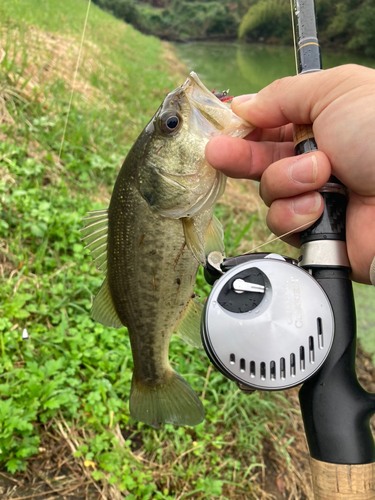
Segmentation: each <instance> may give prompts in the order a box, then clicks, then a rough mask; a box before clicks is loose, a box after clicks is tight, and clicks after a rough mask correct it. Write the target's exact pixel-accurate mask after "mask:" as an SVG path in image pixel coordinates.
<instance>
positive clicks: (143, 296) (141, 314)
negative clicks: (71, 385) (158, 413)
mask: <svg viewBox="0 0 375 500" xmlns="http://www.w3.org/2000/svg"><path fill="white" fill-rule="evenodd" d="M128 164H129V170H130V171H131V168H132V162H131V161H129V163H128ZM124 167H125V168H124ZM124 167H123V170H122V172H121V174H120V175H121V177H119V181H118V182H117V184H116V190H115V191H114V193H113V196H112V200H113V201H111V204H110V207H109V212H108V216H109V234H108V256H109V257H108V277H109V283H110V290H111V294H112V296H113V300H114V303H115V307H116V310H117V311H119V317H120V319H121V320H122V321H123V323H124V324H126V325H127V327H128V330H129V335H130V337H131V345H132V351H133V359H134V366H135V368H134V370H135V374H136V377H137V378H138V379H139V380H142V381H144V383H146V384H153V383H155V382H157V383H162V382H163V378H164V377H165V376H167V375H166V372H167V370H166V369H167V367H169V361H168V347H169V342H170V338H171V336H172V333H173V330H174V327H175V326H176V324H177V323H178V320H179V318H180V317H181V314H182V313H183V311H184V310H185V309H186V307H187V305H188V303H189V301H190V299H191V295H192V288H193V287H194V283H195V277H196V272H197V269H198V262H197V261H196V259H195V258H194V256H193V254H192V253H191V252H190V250H189V249H188V248H187V247H185V248H184V250H183V251H182V252H181V253H180V251H181V248H182V246H183V245H184V243H185V237H184V231H183V227H182V224H181V221H179V220H174V219H168V218H165V217H161V216H155V215H154V214H153V213H152V212H151V211H150V210H149V209H148V206H147V202H145V200H144V199H143V198H142V197H141V196H140V194H139V192H138V191H137V189H135V188H134V185H133V184H132V181H131V175H129V173H128V172H127V170H126V165H124ZM119 199H120V200H121V199H122V200H123V204H124V205H128V208H127V209H125V208H126V207H124V206H122V204H121V203H119ZM211 216H212V211H211V213H207V219H208V220H207V223H208V222H209V220H210V219H211ZM112 220H113V221H115V223H113V224H112V223H111V222H112ZM135 220H136V221H137V223H136V224H135V223H134V222H135ZM141 240H143V241H142V243H141V245H139V243H140V242H141ZM165 241H168V245H165ZM179 253H180V255H179ZM178 255H179V258H178V259H177V256H178ZM176 261H177V262H176ZM171 262H173V263H175V262H176V265H173V266H171ZM178 280H179V281H180V283H178ZM176 299H178V300H177V303H176Z"/></svg>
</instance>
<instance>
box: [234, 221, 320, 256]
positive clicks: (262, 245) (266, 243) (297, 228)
mask: <svg viewBox="0 0 375 500" xmlns="http://www.w3.org/2000/svg"><path fill="white" fill-rule="evenodd" d="M318 219H319V217H318V218H317V219H315V220H313V221H310V222H306V223H305V224H302V226H299V227H296V228H295V229H292V230H291V231H288V232H287V233H284V234H282V235H281V236H276V238H272V240H270V241H266V242H265V243H262V244H261V245H258V246H257V247H255V248H252V249H251V250H249V251H247V252H245V253H244V254H243V255H248V254H249V253H252V252H255V250H258V249H259V248H262V247H264V246H266V245H268V244H269V243H273V242H274V241H277V240H281V238H284V237H285V236H288V234H292V233H295V232H296V231H299V230H300V229H302V228H304V227H306V226H310V225H312V224H314V222H316V221H317V220H318Z"/></svg>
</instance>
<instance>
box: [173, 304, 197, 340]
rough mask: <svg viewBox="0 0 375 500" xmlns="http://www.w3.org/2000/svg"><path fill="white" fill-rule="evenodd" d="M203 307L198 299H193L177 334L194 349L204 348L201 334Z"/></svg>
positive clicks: (177, 329) (178, 327) (183, 316)
mask: <svg viewBox="0 0 375 500" xmlns="http://www.w3.org/2000/svg"><path fill="white" fill-rule="evenodd" d="M202 312H203V305H202V304H201V303H200V302H199V301H198V300H197V299H196V298H194V299H191V300H190V301H189V304H188V306H187V308H186V309H185V311H184V313H183V315H182V319H181V320H180V322H179V324H178V326H177V328H176V330H175V333H176V334H177V335H178V336H179V337H181V338H182V340H184V341H185V342H186V343H187V344H188V345H191V346H192V347H197V348H198V349H200V348H202V339H201V334H200V324H201V316H202Z"/></svg>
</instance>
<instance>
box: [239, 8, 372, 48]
mask: <svg viewBox="0 0 375 500" xmlns="http://www.w3.org/2000/svg"><path fill="white" fill-rule="evenodd" d="M316 13H317V21H318V30H319V40H320V42H321V43H324V44H326V45H334V46H340V47H342V48H346V49H349V50H356V51H361V52H363V53H364V54H366V55H369V56H374V55H375V39H374V29H373V28H374V25H375V24H374V23H375V3H374V0H335V1H332V0H317V1H316ZM238 37H239V38H240V39H243V40H251V41H259V40H262V41H263V40H265V41H268V42H276V41H282V42H284V43H289V40H290V4H289V1H288V0H255V1H254V3H253V4H252V5H251V6H250V7H249V9H248V11H247V13H246V14H245V15H244V17H243V18H242V21H241V24H240V26H239V30H238Z"/></svg>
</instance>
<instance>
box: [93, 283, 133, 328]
mask: <svg viewBox="0 0 375 500" xmlns="http://www.w3.org/2000/svg"><path fill="white" fill-rule="evenodd" d="M91 316H92V318H93V319H94V320H95V321H98V322H99V323H101V324H102V325H104V326H111V327H112V328H121V327H123V326H125V325H123V323H122V322H121V320H120V318H119V317H118V315H117V312H116V309H115V306H114V304H113V300H112V296H111V292H110V290H109V285H108V280H107V278H106V279H105V280H104V281H103V283H102V286H101V287H100V290H99V293H98V294H97V295H96V297H95V299H94V303H93V306H92V309H91Z"/></svg>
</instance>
